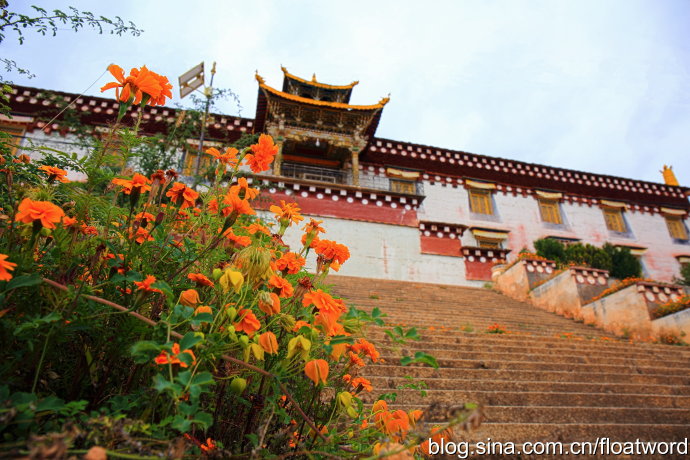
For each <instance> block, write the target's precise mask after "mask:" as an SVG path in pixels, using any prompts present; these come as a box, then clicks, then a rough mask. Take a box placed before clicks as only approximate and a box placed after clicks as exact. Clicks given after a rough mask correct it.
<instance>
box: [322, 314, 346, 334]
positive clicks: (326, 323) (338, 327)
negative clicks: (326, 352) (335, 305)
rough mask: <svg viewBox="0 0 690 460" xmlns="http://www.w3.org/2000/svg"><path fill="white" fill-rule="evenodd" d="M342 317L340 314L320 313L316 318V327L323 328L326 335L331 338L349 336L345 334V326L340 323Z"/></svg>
mask: <svg viewBox="0 0 690 460" xmlns="http://www.w3.org/2000/svg"><path fill="white" fill-rule="evenodd" d="M340 315H341V314H340V313H333V312H319V313H317V315H316V316H315V317H314V326H321V327H322V328H323V331H324V333H325V334H326V335H327V336H329V337H333V336H334V335H349V334H348V333H346V332H345V328H344V327H343V325H342V324H339V323H338V319H339V318H340Z"/></svg>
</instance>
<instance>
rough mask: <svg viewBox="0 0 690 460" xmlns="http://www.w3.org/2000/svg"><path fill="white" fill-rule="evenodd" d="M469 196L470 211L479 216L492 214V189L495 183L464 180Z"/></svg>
mask: <svg viewBox="0 0 690 460" xmlns="http://www.w3.org/2000/svg"><path fill="white" fill-rule="evenodd" d="M465 186H466V187H467V189H468V190H467V193H468V194H469V198H470V212H471V213H472V214H477V215H479V216H494V215H495V214H496V212H495V211H496V210H495V209H494V203H493V190H495V189H496V185H495V184H492V183H489V182H479V181H474V180H470V179H466V180H465Z"/></svg>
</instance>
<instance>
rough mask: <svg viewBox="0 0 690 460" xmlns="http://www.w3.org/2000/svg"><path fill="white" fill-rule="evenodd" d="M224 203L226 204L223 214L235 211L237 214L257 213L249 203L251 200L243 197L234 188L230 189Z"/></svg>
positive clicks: (226, 214)
mask: <svg viewBox="0 0 690 460" xmlns="http://www.w3.org/2000/svg"><path fill="white" fill-rule="evenodd" d="M223 204H225V205H226V206H225V207H224V208H223V215H224V216H228V215H230V214H231V213H233V212H235V213H237V214H249V215H254V214H256V211H254V210H253V209H252V207H251V206H250V205H249V201H247V200H243V199H241V198H240V197H239V196H238V195H237V193H236V191H235V192H233V191H232V190H231V191H229V192H228V193H227V194H226V195H225V198H224V199H223Z"/></svg>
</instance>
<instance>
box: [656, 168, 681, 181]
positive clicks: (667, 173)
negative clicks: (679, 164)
mask: <svg viewBox="0 0 690 460" xmlns="http://www.w3.org/2000/svg"><path fill="white" fill-rule="evenodd" d="M659 172H660V173H661V174H662V175H663V176H664V182H665V183H666V185H680V184H679V183H678V179H676V175H675V173H674V172H673V166H666V165H664V169H662V170H661V171H659Z"/></svg>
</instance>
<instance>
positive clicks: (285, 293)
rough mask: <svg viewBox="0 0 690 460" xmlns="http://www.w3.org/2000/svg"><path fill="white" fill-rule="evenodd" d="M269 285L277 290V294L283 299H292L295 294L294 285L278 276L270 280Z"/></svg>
mask: <svg viewBox="0 0 690 460" xmlns="http://www.w3.org/2000/svg"><path fill="white" fill-rule="evenodd" d="M268 285H269V286H271V287H273V288H275V290H276V291H278V292H277V294H278V295H280V297H283V298H286V297H291V296H292V294H294V292H295V291H294V289H293V287H292V284H290V282H289V281H288V280H286V279H285V278H281V277H280V276H278V275H273V276H271V278H270V279H269V280H268Z"/></svg>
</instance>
